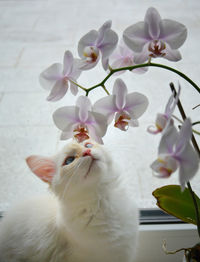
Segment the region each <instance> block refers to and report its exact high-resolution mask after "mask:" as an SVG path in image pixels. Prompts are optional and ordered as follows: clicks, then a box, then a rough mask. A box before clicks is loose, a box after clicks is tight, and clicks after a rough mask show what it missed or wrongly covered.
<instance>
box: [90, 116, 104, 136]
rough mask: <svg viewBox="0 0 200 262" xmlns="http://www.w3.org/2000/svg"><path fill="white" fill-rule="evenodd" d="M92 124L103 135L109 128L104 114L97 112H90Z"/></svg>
mask: <svg viewBox="0 0 200 262" xmlns="http://www.w3.org/2000/svg"><path fill="white" fill-rule="evenodd" d="M91 119H92V122H91V124H90V125H91V126H93V127H94V128H95V130H96V133H97V135H98V136H100V137H103V136H104V135H105V133H106V130H107V121H106V120H107V119H106V117H105V116H104V115H102V114H100V113H97V112H89V121H91Z"/></svg>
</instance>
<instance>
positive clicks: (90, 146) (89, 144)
mask: <svg viewBox="0 0 200 262" xmlns="http://www.w3.org/2000/svg"><path fill="white" fill-rule="evenodd" d="M85 147H87V148H92V147H93V144H91V143H86V144H85Z"/></svg>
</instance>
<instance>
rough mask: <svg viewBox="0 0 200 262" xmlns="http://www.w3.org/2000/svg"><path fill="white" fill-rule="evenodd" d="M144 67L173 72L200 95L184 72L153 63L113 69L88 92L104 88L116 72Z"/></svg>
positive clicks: (198, 89)
mask: <svg viewBox="0 0 200 262" xmlns="http://www.w3.org/2000/svg"><path fill="white" fill-rule="evenodd" d="M142 67H160V68H163V69H166V70H169V71H172V72H174V73H176V74H177V75H179V76H181V77H182V78H184V79H185V80H186V81H187V82H189V83H190V84H191V85H192V86H193V87H194V88H195V89H196V90H197V91H198V92H199V93H200V88H199V87H198V86H197V85H196V84H195V83H194V82H193V81H192V80H191V79H190V78H189V77H188V76H186V75H185V74H183V73H182V72H180V71H178V70H176V69H174V68H172V67H169V66H166V65H162V64H156V63H151V62H148V63H145V64H139V65H134V66H127V67H122V68H117V69H111V71H110V73H109V74H108V75H107V76H106V77H105V78H104V79H103V81H101V82H100V83H99V84H97V85H94V86H92V87H90V88H88V89H87V91H88V92H90V91H92V90H93V89H95V88H97V87H99V86H103V85H104V84H105V83H106V81H107V80H108V79H109V78H110V77H111V76H112V75H113V74H114V73H116V72H120V71H127V70H128V71H132V70H134V69H137V68H142Z"/></svg>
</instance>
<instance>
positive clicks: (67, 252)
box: [0, 140, 138, 262]
mask: <svg viewBox="0 0 200 262" xmlns="http://www.w3.org/2000/svg"><path fill="white" fill-rule="evenodd" d="M27 163H28V165H29V167H30V168H31V170H32V171H33V172H34V173H35V174H36V175H37V176H39V177H40V178H41V179H42V180H44V181H45V182H48V183H49V184H50V188H51V191H52V192H53V193H52V194H51V193H49V194H48V195H46V196H43V197H40V198H34V199H32V200H27V201H26V202H24V203H21V204H19V205H18V206H16V207H15V208H14V209H13V210H11V211H10V212H8V214H6V215H5V217H4V218H3V219H2V221H1V222H0V262H132V261H134V258H135V251H136V245H137V235H138V211H137V208H136V206H135V203H134V201H133V199H132V198H131V194H130V191H129V190H128V187H127V186H126V184H125V183H124V182H123V176H125V174H123V176H120V175H119V174H118V170H116V168H115V166H114V164H112V162H111V159H110V158H109V156H108V154H107V153H106V151H105V149H104V147H103V146H102V145H99V144H97V143H95V142H93V141H90V140H87V141H85V142H82V143H77V142H76V141H72V142H70V143H69V144H68V145H66V146H65V147H64V148H63V150H62V151H61V152H60V153H58V154H57V155H55V156H54V157H51V158H47V157H41V156H30V157H29V158H27Z"/></svg>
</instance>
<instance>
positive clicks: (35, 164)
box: [26, 155, 56, 183]
mask: <svg viewBox="0 0 200 262" xmlns="http://www.w3.org/2000/svg"><path fill="white" fill-rule="evenodd" d="M26 163H27V165H28V166H29V168H30V169H31V171H32V172H33V173H34V174H36V175H37V176H38V177H39V178H40V179H42V180H43V181H44V182H47V183H51V181H52V179H53V176H54V174H55V172H56V165H55V162H54V161H53V159H51V158H48V157H43V156H35V155H33V156H29V157H27V158H26Z"/></svg>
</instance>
